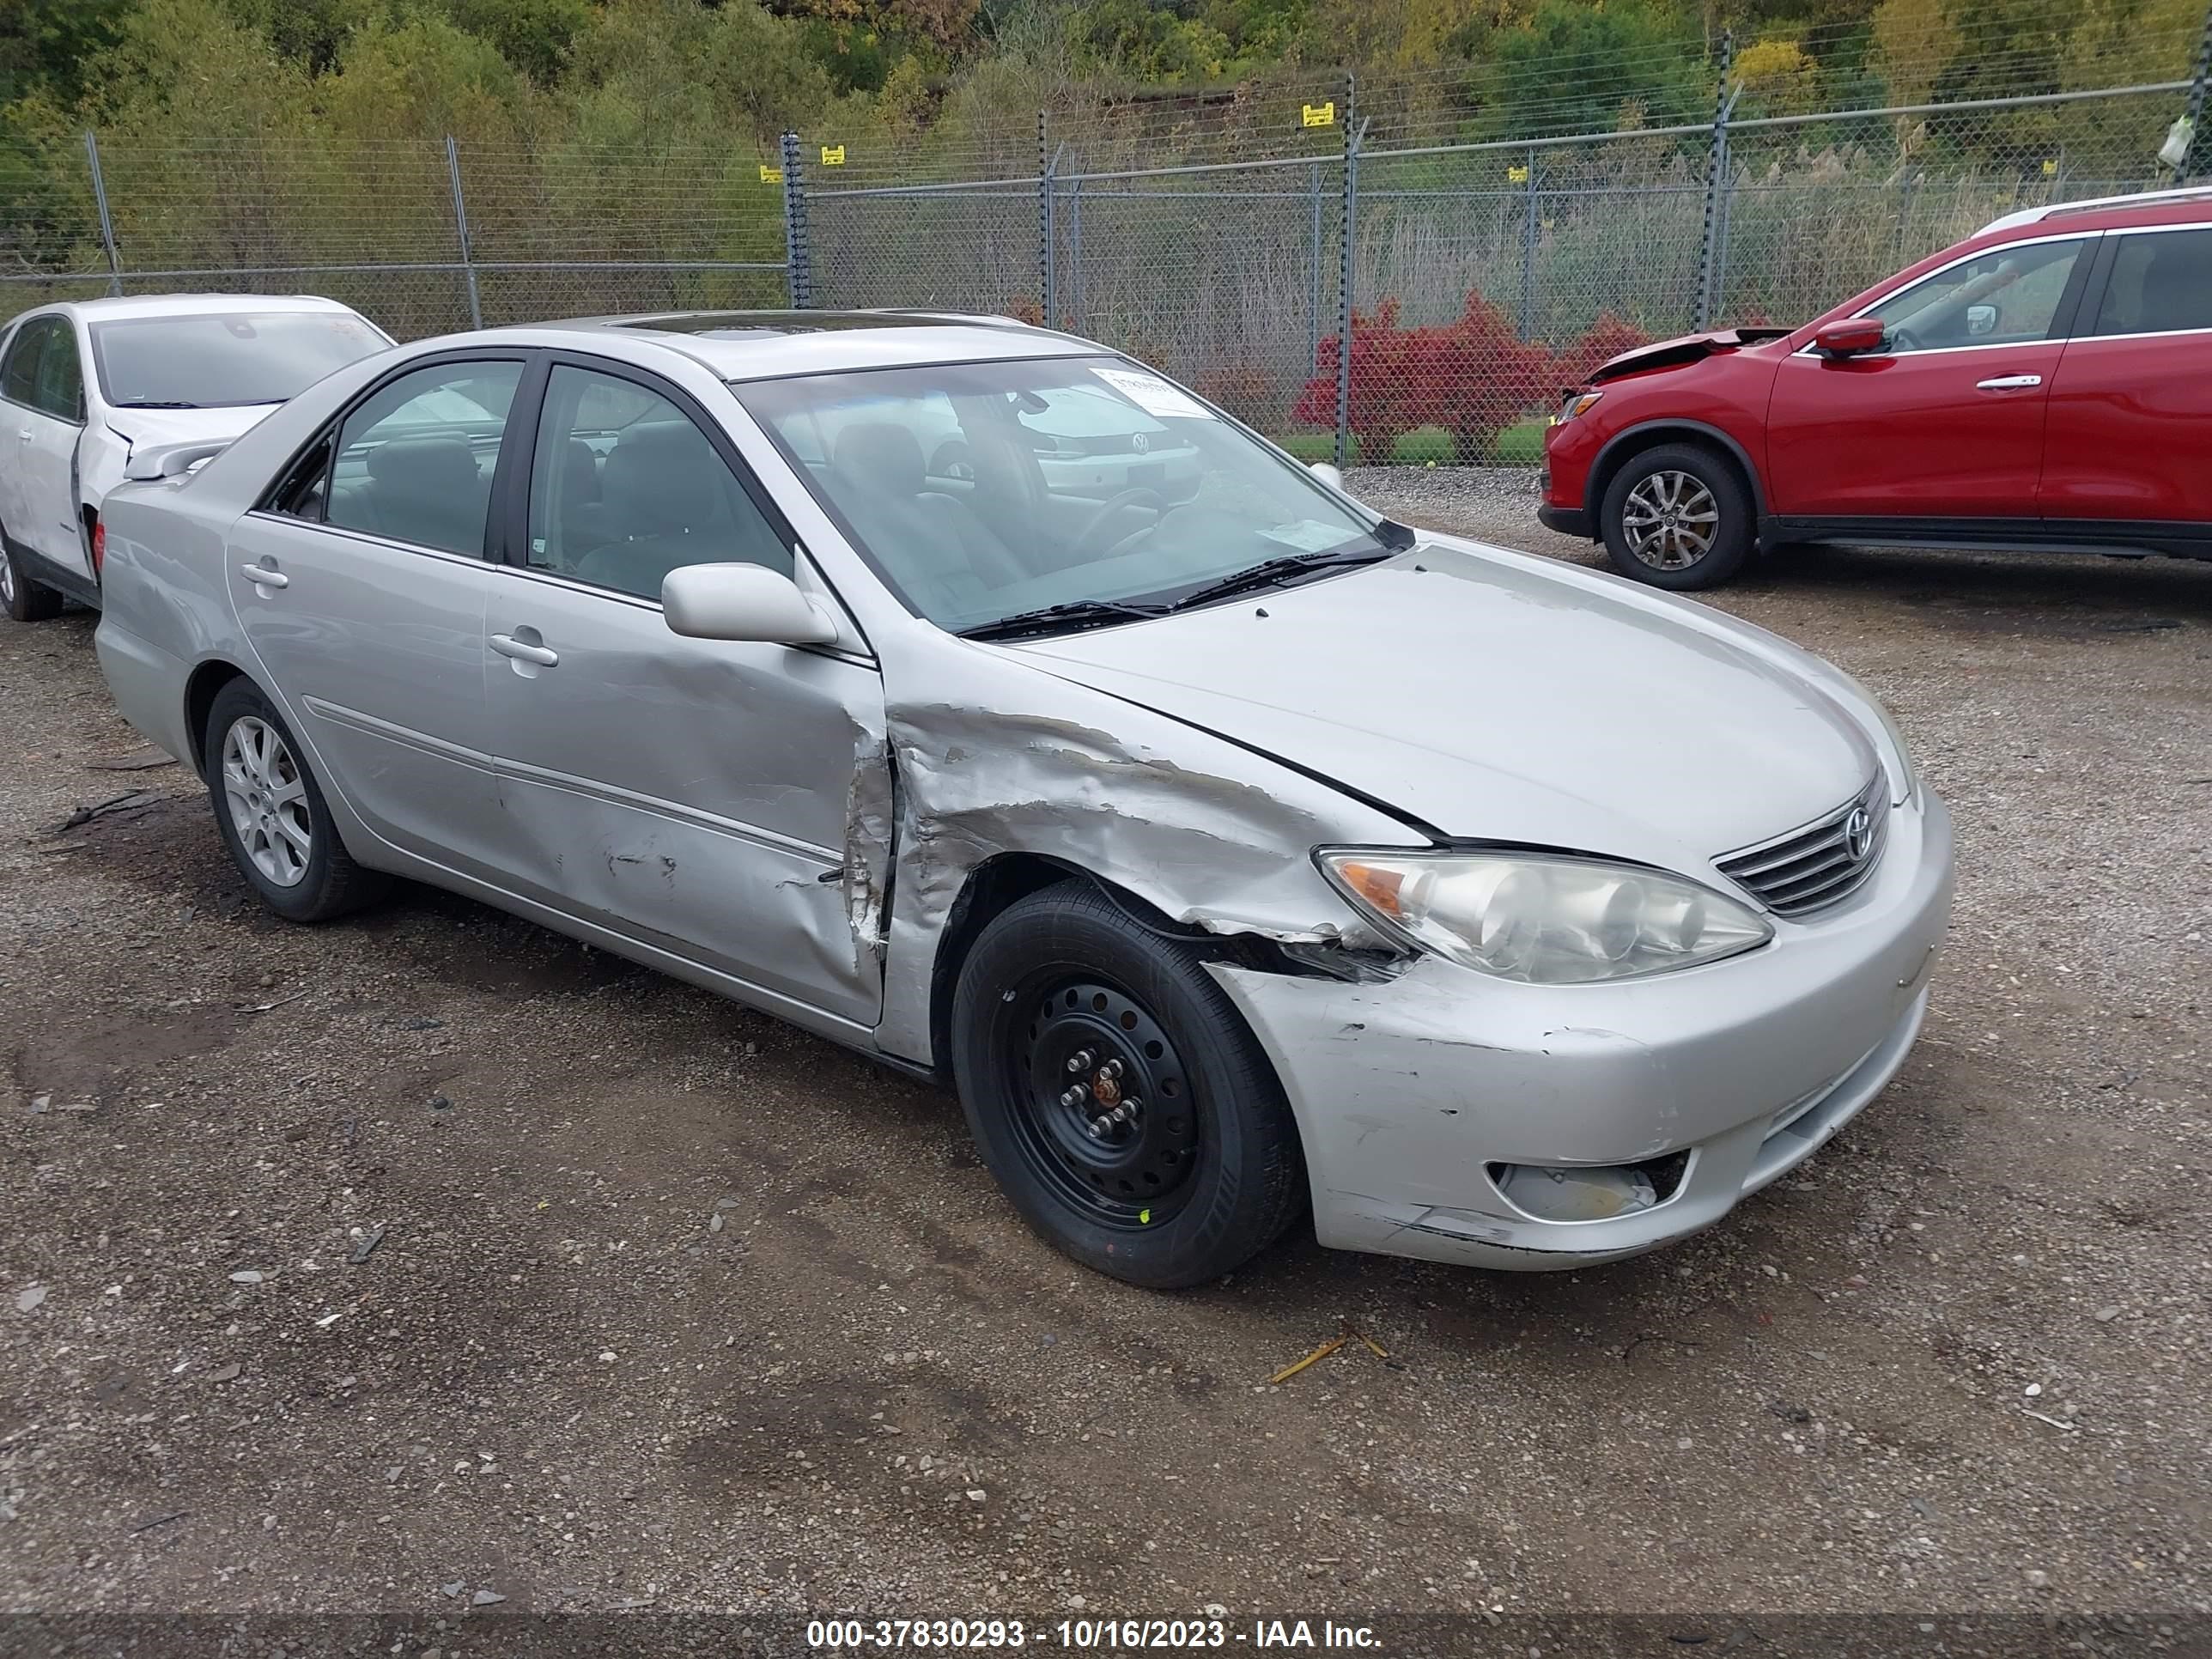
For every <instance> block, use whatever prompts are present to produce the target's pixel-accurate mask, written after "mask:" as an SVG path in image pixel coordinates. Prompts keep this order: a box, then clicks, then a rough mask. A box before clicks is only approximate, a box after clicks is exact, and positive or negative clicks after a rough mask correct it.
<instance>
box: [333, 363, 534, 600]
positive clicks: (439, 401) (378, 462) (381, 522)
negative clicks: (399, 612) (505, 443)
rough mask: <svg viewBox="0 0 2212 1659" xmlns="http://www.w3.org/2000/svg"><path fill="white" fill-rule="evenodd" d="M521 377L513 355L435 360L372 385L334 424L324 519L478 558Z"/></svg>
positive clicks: (520, 371)
mask: <svg viewBox="0 0 2212 1659" xmlns="http://www.w3.org/2000/svg"><path fill="white" fill-rule="evenodd" d="M521 380H522V365H521V364H520V363H519V362H505V363H503V362H486V363H435V364H433V365H431V366H430V367H429V368H418V369H416V370H415V371H414V372H413V373H412V374H403V375H401V376H400V377H399V378H398V380H392V381H390V382H388V383H387V384H386V385H385V386H380V387H379V388H378V389H377V390H376V391H375V392H374V393H372V394H371V395H370V396H369V397H368V398H367V399H366V400H365V401H364V402H363V403H362V404H361V405H360V406H359V407H358V408H356V410H354V411H353V413H352V414H350V415H349V416H346V418H345V422H344V423H343V425H341V426H340V427H339V428H338V436H337V452H336V459H335V460H334V462H333V464H332V465H331V473H330V483H329V486H328V491H327V495H328V501H327V503H326V505H325V507H324V508H323V516H324V518H325V520H326V521H327V522H329V523H331V524H334V525H340V526H344V527H345V528H346V529H349V530H365V531H368V532H369V533H371V534H372V535H377V536H389V537H392V538H393V539H395V540H397V541H403V542H413V543H416V544H417V545H419V546H422V547H435V548H440V549H442V550H445V551H446V552H448V553H471V554H475V555H477V556H479V557H481V556H483V550H484V525H485V521H486V520H487V519H488V518H489V516H490V512H491V478H492V469H493V468H494V467H495V465H497V464H498V461H499V446H500V441H501V438H502V437H503V436H504V435H506V432H507V409H508V406H509V405H510V404H513V401H514V392H515V387H516V386H518V385H519V384H520V382H521Z"/></svg>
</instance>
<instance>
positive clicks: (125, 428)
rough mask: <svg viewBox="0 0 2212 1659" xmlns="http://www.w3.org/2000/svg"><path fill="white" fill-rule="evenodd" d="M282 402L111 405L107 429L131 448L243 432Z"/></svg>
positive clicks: (281, 405)
mask: <svg viewBox="0 0 2212 1659" xmlns="http://www.w3.org/2000/svg"><path fill="white" fill-rule="evenodd" d="M282 408H283V404H231V405H229V406H228V407H226V408H222V409H111V410H108V411H107V413H106V416H104V417H103V418H104V419H105V420H106V423H107V429H108V430H109V431H111V432H112V433H113V434H115V435H116V436H117V437H118V438H121V439H122V440H124V441H125V442H126V443H128V444H130V445H131V447H132V448H134V449H135V448H138V447H142V446H143V445H147V444H179V443H197V442H199V441H203V440H209V441H212V440H214V439H216V438H237V437H242V436H244V435H246V433H247V432H249V431H251V430H252V428H254V427H255V426H257V425H258V424H259V423H260V422H263V421H264V420H266V419H268V418H269V416H271V415H273V414H275V413H276V410H279V409H282Z"/></svg>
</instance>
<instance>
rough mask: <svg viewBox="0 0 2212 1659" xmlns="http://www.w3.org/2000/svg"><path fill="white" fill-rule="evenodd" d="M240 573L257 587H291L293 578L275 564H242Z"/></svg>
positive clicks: (239, 568)
mask: <svg viewBox="0 0 2212 1659" xmlns="http://www.w3.org/2000/svg"><path fill="white" fill-rule="evenodd" d="M238 573H239V574H240V575H241V576H243V577H245V578H246V580H248V581H250V582H252V584H253V585H254V586H256V587H289V586H291V585H292V579H291V578H290V577H289V576H288V575H286V574H284V573H283V571H281V570H279V569H277V568H276V566H274V565H268V564H242V565H240V566H239V567H238Z"/></svg>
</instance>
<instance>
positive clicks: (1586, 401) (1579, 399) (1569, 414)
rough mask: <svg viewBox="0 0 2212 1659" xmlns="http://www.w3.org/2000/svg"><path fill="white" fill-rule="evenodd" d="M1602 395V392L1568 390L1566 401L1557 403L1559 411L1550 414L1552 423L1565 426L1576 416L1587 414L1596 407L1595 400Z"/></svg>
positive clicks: (1603, 394)
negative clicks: (1552, 414)
mask: <svg viewBox="0 0 2212 1659" xmlns="http://www.w3.org/2000/svg"><path fill="white" fill-rule="evenodd" d="M1604 396H1605V393H1603V392H1569V393H1567V400H1566V402H1565V403H1563V404H1560V405H1559V413H1558V414H1556V415H1554V416H1552V424H1553V426H1565V424H1566V423H1567V422H1569V421H1571V420H1573V419H1574V418H1575V416H1577V415H1587V414H1588V413H1589V411H1590V410H1593V409H1595V408H1596V407H1597V400H1598V399H1599V398H1602V397H1604Z"/></svg>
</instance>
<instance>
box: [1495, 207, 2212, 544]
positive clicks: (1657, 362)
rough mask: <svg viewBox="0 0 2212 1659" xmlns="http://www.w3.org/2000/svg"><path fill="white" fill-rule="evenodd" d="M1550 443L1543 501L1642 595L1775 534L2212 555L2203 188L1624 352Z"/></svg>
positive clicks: (2015, 226)
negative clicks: (1772, 321) (1851, 292)
mask: <svg viewBox="0 0 2212 1659" xmlns="http://www.w3.org/2000/svg"><path fill="white" fill-rule="evenodd" d="M1544 453H1545V460H1546V464H1547V465H1546V471H1545V480H1544V505H1543V507H1541V508H1540V509H1539V510H1538V513H1537V516H1538V517H1539V518H1541V520H1543V522H1544V523H1545V524H1547V525H1548V526H1551V527H1552V528H1553V529H1554V530H1559V531H1564V532H1566V533H1567V534H1569V535H1572V536H1586V537H1588V538H1590V539H1592V540H1594V541H1602V542H1603V543H1604V544H1605V547H1606V551H1607V553H1608V554H1609V555H1610V556H1611V557H1612V561H1613V566H1614V568H1617V569H1619V570H1620V572H1621V573H1622V574H1625V575H1629V576H1633V577H1635V578H1637V579H1638V580H1640V581H1647V582H1650V583H1652V584H1654V585H1655V586H1660V587H1671V588H1692V587H1710V586H1713V585H1715V584H1716V583H1718V582H1724V581H1726V580H1729V578H1730V577H1731V576H1733V575H1735V573H1736V572H1737V571H1738V570H1740V569H1741V568H1743V563H1744V561H1745V560H1746V559H1747V558H1749V557H1750V556H1751V554H1752V551H1753V549H1754V548H1755V547H1765V548H1769V549H1771V548H1776V547H1780V546H1784V545H1786V544H1790V543H1793V542H1845V543H1856V544H1881V545H1885V546H1888V545H1899V544H1918V545H1922V546H1932V547H1952V548H1998V549H2008V550H2016V549H2022V548H2042V549H2049V550H2066V551H2075V552H2097V553H2118V554H2127V555H2142V554H2147V553H2168V554H2174V555H2177V556H2184V557H2193V558H2212V190H2207V189H2203V188H2197V189H2191V190H2178V191H2164V192H2158V193H2153V194H2148V195H2140V196H2128V197H2112V198H2109V199H2106V200H2103V201H2094V202H2074V203H2069V204H2063V205H2061V206H2056V207H2045V208H2033V209H2030V210H2027V211H2026V212H2022V213H2015V214H2013V215H2011V216H2008V217H2006V218H2002V219H1999V220H1998V221H1996V222H1995V223H1994V224H1991V225H1990V226H1988V227H1987V228H1984V229H1983V230H1982V231H1980V232H1979V233H1978V234H1976V235H1974V236H1972V237H1970V238H1968V239H1967V240H1966V241H1963V242H1961V243H1960V244H1959V245H1958V246H1955V247H1953V248H1949V249H1947V250H1946V251H1944V252H1942V253H1938V254H1936V255H1935V256H1934V257H1933V258H1928V259H1923V260H1922V261H1921V262H1920V263H1919V264H1917V265H1914V266H1912V267H1911V269H1910V270H1905V271H1904V272H1902V273H1900V274H1899V275H1898V276H1893V277H1892V278H1890V279H1889V280H1888V281H1887V282H1886V283H1881V284H1879V285H1877V286H1876V287H1874V288H1871V289H1868V290H1867V291H1866V292H1865V293H1864V294H1862V295H1859V296H1858V297H1857V299H1855V300H1851V301H1847V302H1846V303H1844V304H1843V305H1840V306H1838V307H1836V309H1835V310H1833V311H1832V312H1830V313H1827V314H1826V316H1824V317H1821V318H1820V319H1817V320H1815V321H1814V322H1810V323H1808V324H1806V325H1804V326H1803V327H1802V328H1796V329H1772V328H1758V329H1754V328H1741V329H1727V330H1723V331H1720V332H1717V333H1712V334H1693V335H1689V336H1687V337H1684V338H1682V339H1679V340H1668V341H1663V342H1662V343H1659V344H1657V345H1651V346H1645V347H1644V348H1643V349H1640V350H1637V351H1631V352H1627V353H1625V354H1624V355H1622V356H1619V357H1615V358H1614V359H1613V361H1612V362H1608V363H1607V364H1606V365H1605V367H1604V368H1601V369H1599V370H1598V371H1597V373H1596V374H1595V375H1593V376H1592V377H1591V378H1590V380H1589V384H1588V385H1587V386H1580V387H1577V389H1576V390H1575V391H1573V392H1570V393H1569V394H1567V399H1566V402H1565V405H1564V406H1563V407H1562V408H1561V409H1560V410H1559V414H1558V416H1556V417H1555V418H1554V420H1553V424H1552V428H1551V430H1550V431H1549V433H1548V434H1547V435H1546V438H1545V441H1544Z"/></svg>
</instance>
